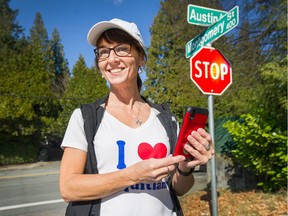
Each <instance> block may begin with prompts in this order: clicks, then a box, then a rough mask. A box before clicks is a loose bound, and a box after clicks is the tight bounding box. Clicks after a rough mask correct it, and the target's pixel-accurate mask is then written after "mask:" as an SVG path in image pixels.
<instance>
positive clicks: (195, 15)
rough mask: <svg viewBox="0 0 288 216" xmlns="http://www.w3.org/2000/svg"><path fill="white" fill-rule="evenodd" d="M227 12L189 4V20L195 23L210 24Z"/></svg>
mask: <svg viewBox="0 0 288 216" xmlns="http://www.w3.org/2000/svg"><path fill="white" fill-rule="evenodd" d="M225 14H227V11H221V10H216V9H212V8H207V7H202V6H198V5H193V4H189V5H188V7H187V22H188V23H190V24H195V25H201V26H210V25H212V24H214V23H215V22H217V21H218V20H219V19H221V18H222V17H223V16H224V15H225Z"/></svg>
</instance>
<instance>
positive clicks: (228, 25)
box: [185, 6, 239, 58]
mask: <svg viewBox="0 0 288 216" xmlns="http://www.w3.org/2000/svg"><path fill="white" fill-rule="evenodd" d="M238 23H239V7H238V6H235V7H234V8H232V9H231V10H230V11H229V12H227V14H226V15H224V16H223V17H222V18H221V19H219V20H218V21H217V22H216V23H214V24H213V25H212V26H210V27H208V28H207V29H206V30H205V31H204V32H202V33H201V34H199V35H198V36H196V37H195V38H193V39H192V40H190V41H189V42H188V43H187V44H186V46H185V49H186V58H190V57H191V56H192V55H193V54H194V53H195V52H197V51H198V50H200V49H201V47H203V46H205V45H207V44H209V43H212V42H213V41H215V40H217V39H218V38H219V37H221V36H223V35H224V34H226V33H227V32H229V31H230V30H232V29H233V28H235V27H236V26H237V25H238Z"/></svg>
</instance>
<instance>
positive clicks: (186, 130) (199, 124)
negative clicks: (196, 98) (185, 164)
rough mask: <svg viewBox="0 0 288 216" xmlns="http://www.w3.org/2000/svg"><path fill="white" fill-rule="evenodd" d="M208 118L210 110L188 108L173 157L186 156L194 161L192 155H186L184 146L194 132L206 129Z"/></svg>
mask: <svg viewBox="0 0 288 216" xmlns="http://www.w3.org/2000/svg"><path fill="white" fill-rule="evenodd" d="M207 118H208V110H207V109H206V108H200V107H188V108H187V111H186V112H185V115H184V118H183V122H182V126H181V129H180V132H179V135H178V139H177V143H176V146H175V149H174V153H173V155H174V156H176V155H184V156H185V157H186V158H190V159H192V156H191V155H190V154H185V152H184V145H185V144H186V143H187V142H188V140H187V137H188V135H189V134H191V132H192V131H194V130H195V131H197V130H198V128H204V127H205V125H206V122H207Z"/></svg>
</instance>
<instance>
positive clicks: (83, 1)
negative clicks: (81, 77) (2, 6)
mask: <svg viewBox="0 0 288 216" xmlns="http://www.w3.org/2000/svg"><path fill="white" fill-rule="evenodd" d="M160 1H161V0H10V3H9V5H10V7H11V8H12V9H13V10H16V9H17V10H18V15H17V17H16V20H17V21H18V24H19V25H20V26H22V27H23V28H24V29H25V35H26V36H29V31H30V28H31V27H32V26H33V22H34V19H35V14H36V12H40V14H41V15H42V19H43V21H44V26H45V28H46V30H47V33H48V36H49V38H51V35H52V31H53V30H54V28H56V29H57V30H58V31H59V33H60V38H61V44H62V45H63V46H64V52H65V58H66V59H67V60H68V63H69V68H70V70H72V68H73V66H74V64H75V63H76V61H77V60H78V58H79V56H80V55H83V56H84V59H85V62H86V64H87V66H88V67H91V66H93V65H94V53H93V49H94V48H93V46H91V45H90V44H89V43H88V42H87V33H88V31H89V29H90V28H91V27H92V26H93V25H94V24H95V23H97V22H100V21H105V20H111V19H113V18H120V19H123V20H126V21H129V22H134V23H136V24H137V26H138V28H139V30H140V32H141V34H142V37H143V40H144V43H145V46H149V45H150V32H149V29H150V27H151V26H152V24H153V19H154V17H155V16H156V15H157V13H158V11H159V9H160Z"/></svg>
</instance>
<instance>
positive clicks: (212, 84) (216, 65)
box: [190, 47, 232, 95]
mask: <svg viewBox="0 0 288 216" xmlns="http://www.w3.org/2000/svg"><path fill="white" fill-rule="evenodd" d="M190 76H191V77H190V78H191V80H192V81H193V82H194V83H195V84H196V85H197V87H198V88H199V89H200V90H201V91H202V92H203V94H211V95H221V94H222V93H223V92H224V91H225V90H226V89H227V88H228V87H229V86H230V85H231V84H232V68H231V65H230V62H229V61H228V60H227V59H226V58H225V56H224V55H223V54H222V53H221V52H220V51H219V50H216V49H214V48H212V47H202V49H201V50H199V52H197V53H196V54H195V55H194V56H192V57H191V58H190Z"/></svg>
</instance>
